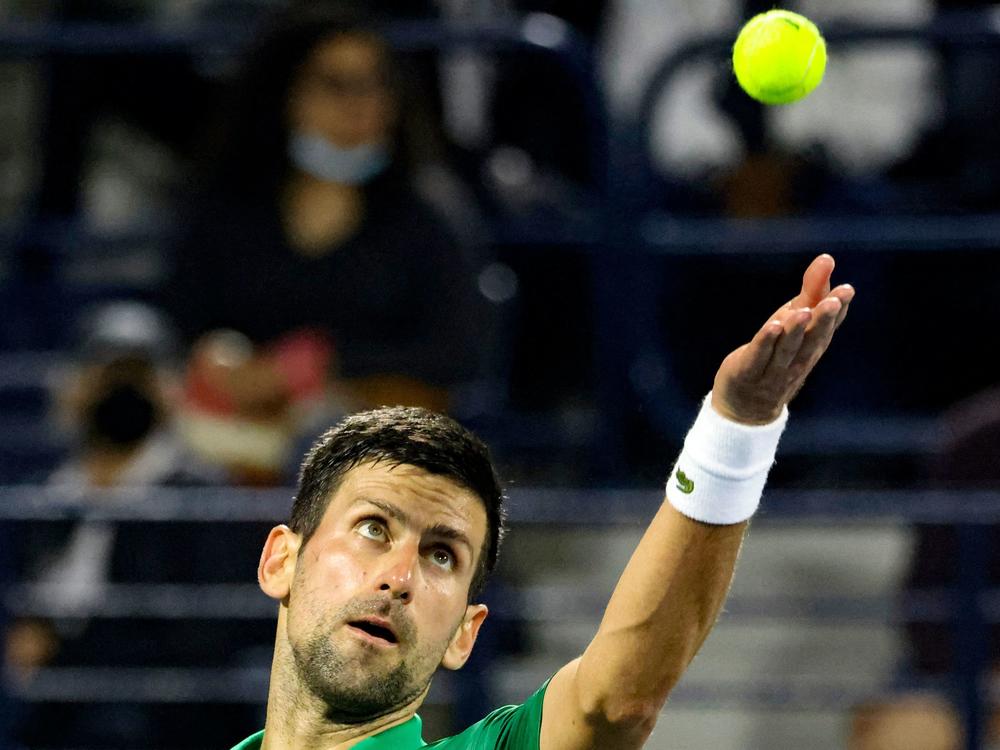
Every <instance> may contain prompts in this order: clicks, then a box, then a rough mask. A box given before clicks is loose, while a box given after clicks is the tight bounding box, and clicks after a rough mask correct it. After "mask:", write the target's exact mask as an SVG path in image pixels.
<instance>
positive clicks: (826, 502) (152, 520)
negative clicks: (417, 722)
mask: <svg viewBox="0 0 1000 750" xmlns="http://www.w3.org/2000/svg"><path fill="white" fill-rule="evenodd" d="M291 495H292V489H291V488H284V489H275V490H237V489H231V488H219V489H148V490H136V491H116V492H110V493H105V494H103V495H100V496H94V497H90V498H80V497H79V496H73V495H71V494H67V493H64V492H59V491H57V490H54V489H52V488H46V487H35V486H20V487H3V488H0V532H3V531H5V530H6V531H11V530H13V528H14V525H17V526H18V527H22V525H23V524H25V523H32V524H38V523H42V524H44V523H51V522H53V521H66V520H84V519H87V520H100V521H107V522H122V523H137V522H141V523H147V524H154V525H160V524H163V525H165V526H169V524H171V523H172V522H175V521H183V522H185V523H187V524H189V523H204V524H219V523H225V524H242V523H259V522H261V521H266V522H278V521H279V520H281V519H283V518H285V517H286V515H287V512H288V509H289V506H290V501H291ZM661 502H662V494H661V491H660V490H658V489H649V490H567V489H562V490H552V489H532V488H520V489H517V490H515V491H513V492H512V493H511V498H510V503H509V504H510V520H511V523H512V524H513V525H514V526H533V525H545V526H549V525H558V526H559V527H561V528H566V527H573V528H584V527H588V526H589V527H599V528H608V527H611V526H643V525H645V524H646V523H647V522H648V520H649V519H650V518H651V517H652V515H653V514H654V513H655V511H656V509H657V508H658V506H659V504H660V503H661ZM756 523H757V524H758V525H759V524H764V525H771V526H774V525H788V524H796V525H797V524H808V525H810V526H817V525H838V526H840V525H844V524H848V525H851V524H859V525H872V524H887V523H889V524H892V525H898V524H919V523H948V524H955V525H956V526H957V527H958V529H959V550H960V551H959V567H960V570H959V575H958V577H957V579H956V580H957V582H958V585H957V587H956V588H954V589H951V590H948V589H940V590H934V591H922V592H919V593H913V594H909V595H907V596H904V597H901V598H900V599H899V600H898V601H894V602H889V601H886V600H881V599H876V598H873V597H871V596H864V597H848V596H843V595H838V596H835V597H830V596H826V595H822V594H819V593H817V595H816V596H815V597H812V596H803V595H802V594H796V595H791V596H787V595H784V594H782V593H781V587H780V585H778V586H775V588H774V591H775V593H773V594H769V595H767V596H766V597H760V596H736V597H734V598H732V599H731V600H730V602H729V603H728V604H727V607H726V609H727V618H729V620H730V621H731V622H740V621H745V620H747V619H750V618H755V617H767V618H768V619H773V618H775V617H790V618H797V619H803V618H805V619H808V620H811V621H815V622H831V621H832V622H837V623H859V622H861V623H871V624H879V623H882V624H884V623H905V622H910V621H914V620H916V621H921V622H951V623H952V625H953V626H954V629H955V635H956V637H957V638H958V639H959V642H960V644H961V648H960V649H958V652H959V653H960V657H959V661H958V664H957V668H956V672H955V674H954V675H953V676H952V679H951V685H950V686H951V687H952V688H954V689H955V691H956V693H957V694H958V695H961V696H962V697H963V699H964V704H963V705H964V708H965V710H966V714H967V721H968V722H969V723H968V726H969V727H970V736H976V735H975V722H977V721H978V722H982V720H983V716H982V706H983V704H984V703H985V702H986V697H985V694H984V693H985V690H984V686H983V678H984V675H985V673H986V669H987V667H988V664H989V654H988V652H987V651H986V637H987V633H986V631H985V625H986V624H987V623H997V622H1000V589H994V588H990V583H989V582H988V581H986V580H985V578H984V573H982V571H985V569H986V566H985V565H984V564H983V559H984V556H985V555H986V554H987V551H988V540H987V539H986V537H985V536H984V532H986V531H987V530H988V529H989V528H990V526H992V525H996V524H1000V492H996V491H975V492H972V491H968V492H967V491H962V492H958V491H889V490H886V491H858V490H854V491H840V490H824V491H798V490H776V491H772V492H769V493H768V495H767V497H766V499H765V504H764V507H763V509H762V512H761V514H760V515H759V517H758V520H757V521H756ZM514 533H515V534H516V533H517V531H516V529H515V531H514ZM217 539H218V541H219V542H220V543H222V540H224V539H225V537H224V535H221V534H220V535H218V536H217ZM749 543H750V544H753V540H752V539H751V541H750V542H749ZM247 564H248V566H250V567H251V568H252V564H253V563H252V561H249V560H248V562H247ZM973 568H975V570H976V571H979V572H977V573H975V574H972V572H973ZM777 583H780V582H777ZM536 588H537V589H538V590H535V589H536ZM58 589H59V586H58V585H53V584H31V583H13V582H9V581H8V582H7V585H6V586H5V587H4V590H3V599H2V605H3V607H2V609H3V611H6V612H9V613H10V614H13V615H14V616H35V617H45V616H48V617H56V618H59V617H70V618H74V617H75V618H81V617H83V618H95V617H96V618H112V619H125V620H128V619H136V618H138V619H139V620H142V621H149V620H150V619H166V620H172V619H191V618H194V619H199V620H207V621H211V620H217V621H225V620H233V619H235V620H247V619H259V620H264V621H266V620H269V619H271V618H273V616H274V603H273V602H271V601H270V600H268V599H266V598H265V597H264V596H263V595H262V594H260V592H259V591H258V590H257V587H256V586H255V585H253V584H249V583H244V584H110V585H107V586H106V587H104V588H103V589H102V592H101V594H100V596H99V597H97V598H95V599H94V600H93V601H90V602H89V603H88V604H86V605H84V608H83V609H80V608H79V606H78V607H77V609H75V610H73V609H69V610H67V609H66V607H65V606H64V605H62V604H59V603H58V593H59V591H58ZM53 595H55V597H53ZM526 601H527V602H535V603H536V604H535V605H531V606H525V605H524V602H526ZM538 602H544V603H545V605H544V606H536V605H537V603H538ZM492 604H493V603H492V602H491V605H492ZM605 604H606V602H605V601H604V599H603V597H601V596H599V595H596V594H595V595H587V594H586V592H583V593H581V592H580V591H576V590H574V591H572V592H568V591H562V590H559V589H558V588H556V589H552V590H547V589H544V587H542V588H538V587H531V586H529V587H528V588H526V589H520V590H519V589H516V588H515V589H512V590H510V591H506V592H505V591H504V590H503V589H501V590H500V595H499V598H498V599H497V601H496V603H495V606H491V609H493V610H494V614H495V616H496V617H497V618H498V619H499V620H501V621H517V620H521V619H524V618H526V617H527V618H534V619H535V620H538V621H539V622H541V623H543V624H544V623H548V622H554V621H564V620H573V619H574V618H589V619H596V618H598V617H599V616H600V612H601V611H602V610H603V607H604V606H605ZM487 671H488V670H487ZM101 686H104V687H101ZM110 686H113V687H114V691H113V694H114V695H116V696H122V700H128V701H132V702H164V701H166V702H171V701H195V700H203V701H224V702H234V703H240V702H250V703H254V702H259V701H261V700H263V696H264V695H265V692H266V690H265V688H266V669H260V668H251V669H246V668H236V669H226V668H223V669H218V670H208V669H201V670H194V671H192V670H190V669H185V668H177V669H174V668H166V667H161V668H158V669H154V670H149V671H143V670H141V669H138V668H131V669H117V668H92V669H88V668H82V667H81V668H76V667H73V668H69V667H62V668H52V669H42V670H41V671H39V672H38V674H37V679H36V680H34V681H31V682H29V683H27V684H25V685H22V686H21V687H19V688H18V689H17V692H16V695H17V697H18V698H19V699H20V700H24V701H29V702H30V701H34V700H38V701H56V702H59V701H70V702H80V701H82V702H86V701H93V700H99V699H101V698H102V697H103V699H104V700H107V695H109V693H107V692H106V691H105V690H104V688H105V687H107V688H108V689H110ZM130 686H131V687H130ZM138 686H141V689H138ZM133 688H136V689H135V690H133ZM438 697H439V699H444V698H443V697H442V696H438ZM451 697H452V698H454V699H455V700H458V701H461V700H462V695H461V692H459V693H457V694H455V695H453V696H451ZM865 697H867V696H866V695H864V694H863V693H862V692H859V687H858V686H855V687H853V688H852V687H851V686H849V685H846V684H840V683H837V682H836V681H830V682H828V683H824V682H823V681H822V680H816V679H813V678H810V679H809V680H807V681H805V682H795V681H794V680H793V681H791V682H782V681H780V680H779V681H775V680H773V679H769V678H768V677H767V676H766V675H761V676H760V679H755V680H753V681H751V682H750V683H749V684H748V683H744V682H740V683H735V682H734V683H732V684H721V683H720V684H715V685H713V687H711V688H709V687H707V686H705V685H687V686H682V687H681V688H680V689H679V690H678V691H677V693H676V695H675V696H674V698H673V699H672V700H673V702H674V703H675V704H678V703H679V704H683V705H692V706H701V707H705V706H708V705H712V706H719V705H723V704H725V705H735V704H739V705H744V706H756V707H761V708H766V707H772V708H773V707H777V706H779V705H788V704H789V703H791V704H792V705H797V706H798V707H799V708H813V709H825V710H832V709H837V710H847V709H849V708H850V707H851V706H853V705H856V704H857V703H858V702H859V701H861V700H862V699H864V698H865Z"/></svg>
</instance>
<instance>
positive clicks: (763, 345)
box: [743, 318, 785, 380]
mask: <svg viewBox="0 0 1000 750" xmlns="http://www.w3.org/2000/svg"><path fill="white" fill-rule="evenodd" d="M784 330H785V326H784V324H783V323H782V322H781V321H780V320H776V319H774V318H772V319H770V320H768V321H767V323H765V324H764V326H763V327H762V328H761V329H760V330H759V331H757V333H756V334H755V335H754V337H753V338H752V339H751V340H750V343H749V344H747V346H746V349H745V350H744V364H743V376H744V377H745V378H747V379H749V380H757V379H758V378H760V376H761V375H763V374H764V370H765V369H767V363H768V362H770V361H771V358H772V357H773V356H774V347H775V345H776V344H777V343H778V339H779V338H781V334H782V332H783V331H784Z"/></svg>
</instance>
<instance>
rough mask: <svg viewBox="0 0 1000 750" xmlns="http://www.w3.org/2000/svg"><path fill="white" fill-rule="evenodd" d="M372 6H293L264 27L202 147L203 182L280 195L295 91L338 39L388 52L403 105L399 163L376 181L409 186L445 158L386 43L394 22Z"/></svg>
mask: <svg viewBox="0 0 1000 750" xmlns="http://www.w3.org/2000/svg"><path fill="white" fill-rule="evenodd" d="M370 6H371V4H370V3H361V2H353V3H352V2H348V1H346V0H310V1H309V2H301V3H294V4H292V5H291V6H290V7H287V8H285V9H282V10H280V11H279V12H278V13H277V14H274V15H269V16H268V17H267V18H266V19H265V20H264V22H263V24H262V25H261V28H260V30H259V32H258V33H257V35H256V37H255V39H254V42H253V43H252V44H251V45H250V48H249V49H248V50H247V51H246V52H245V53H244V55H243V58H242V64H241V66H240V69H239V72H238V74H237V77H236V79H235V80H234V81H233V84H232V87H231V89H230V91H229V94H228V96H226V97H224V98H223V106H222V109H221V111H220V112H219V117H218V120H217V122H216V123H215V125H214V127H212V128H211V129H210V132H209V134H208V137H207V139H206V142H205V143H204V144H203V152H204V153H202V155H201V159H202V161H203V162H205V163H206V165H207V166H206V169H205V174H204V175H203V177H204V178H206V179H208V180H209V182H210V183H211V184H214V185H215V186H217V187H223V188H225V189H227V190H232V191H236V192H240V193H246V192H251V193H252V194H253V195H255V196H257V197H270V196H274V195H275V194H276V193H277V191H278V190H279V188H280V186H281V184H282V182H283V180H284V179H285V176H286V175H287V172H288V168H289V162H288V156H287V142H288V122H287V117H288V106H287V104H288V95H289V92H290V91H291V87H292V85H293V83H294V81H295V77H296V75H297V74H298V72H299V70H300V68H301V66H302V65H303V63H305V61H306V60H307V59H308V58H309V55H310V54H312V52H313V50H314V49H315V48H316V46H317V45H318V44H320V43H321V42H323V41H324V40H326V39H329V38H331V37H332V36H335V35H337V34H364V35H369V36H371V37H372V38H373V39H375V40H376V41H378V42H379V43H382V44H383V46H384V50H385V60H386V63H387V65H388V66H389V70H388V73H389V75H388V82H389V85H390V88H391V91H392V94H393V96H394V97H395V98H396V100H397V102H398V107H397V111H398V115H397V117H398V122H397V124H396V130H395V132H394V134H393V144H394V158H393V162H392V164H391V165H390V167H389V169H388V170H387V171H386V172H385V173H384V174H383V175H382V176H381V177H379V178H378V179H377V180H376V181H375V182H376V183H385V182H387V181H400V180H402V179H405V178H406V177H407V175H409V174H410V173H412V170H413V168H414V167H415V166H416V165H417V164H419V163H421V162H425V161H432V160H434V159H435V158H436V157H437V156H438V154H437V151H438V150H439V144H438V139H437V138H436V136H435V132H434V128H433V126H432V125H431V118H430V116H429V114H428V113H427V107H426V106H425V105H424V99H425V98H426V97H424V96H422V95H421V92H420V91H419V85H418V82H417V81H416V80H414V79H413V78H412V77H411V76H410V75H408V70H407V69H406V68H404V67H403V66H401V65H400V64H399V63H398V61H397V60H396V59H395V56H394V54H393V52H392V50H391V49H390V48H389V46H388V43H387V42H384V37H383V30H384V29H385V27H386V26H387V24H388V18H387V17H386V16H385V15H383V14H381V13H379V12H377V10H373V9H371V7H370Z"/></svg>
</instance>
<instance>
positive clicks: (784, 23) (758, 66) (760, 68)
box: [733, 10, 826, 104]
mask: <svg viewBox="0 0 1000 750" xmlns="http://www.w3.org/2000/svg"><path fill="white" fill-rule="evenodd" d="M733 70H734V71H735V73H736V80H737V81H739V83H740V86H741V87H742V88H743V90H744V91H746V92H747V93H748V94H749V95H750V96H752V97H753V98H754V99H756V100H757V101H759V102H763V103H764V104H789V103H791V102H795V101H798V100H799V99H802V98H803V97H805V96H807V95H808V94H809V93H810V92H811V91H812V90H813V89H814V88H816V87H817V86H819V83H820V81H822V80H823V72H824V71H825V70H826V42H825V41H823V35H822V34H820V33H819V29H818V28H816V24H814V23H813V22H812V21H810V20H809V19H808V18H805V17H804V16H800V15H799V14H798V13H792V12H790V11H787V10H771V11H768V12H767V13H761V14H760V15H758V16H754V17H753V18H751V19H750V20H749V21H748V22H747V24H746V26H744V27H743V29H742V30H741V31H740V35H739V36H738V37H737V38H736V44H734V45H733Z"/></svg>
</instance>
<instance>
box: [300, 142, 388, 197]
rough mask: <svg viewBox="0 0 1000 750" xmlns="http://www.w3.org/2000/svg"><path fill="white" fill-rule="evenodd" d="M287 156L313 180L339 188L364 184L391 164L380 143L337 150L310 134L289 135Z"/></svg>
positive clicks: (383, 145)
mask: <svg viewBox="0 0 1000 750" xmlns="http://www.w3.org/2000/svg"><path fill="white" fill-rule="evenodd" d="M288 156H289V158H290V159H291V160H292V164H294V165H295V166H296V167H297V168H299V169H301V170H302V171H303V172H305V173H306V174H309V175H312V176H313V177H315V178H316V179H317V180H324V181H325V182H339V183H341V184H343V185H364V184H365V183H367V182H370V181H371V180H373V179H374V178H375V177H378V175H380V174H382V172H384V171H385V170H386V168H387V167H388V166H389V163H390V161H391V158H390V156H389V149H388V148H386V146H385V144H384V143H377V142H376V143H363V144H361V145H360V146H354V147H352V148H341V147H339V146H335V145H333V144H332V143H330V142H329V141H328V140H326V139H325V138H323V137H322V136H320V135H315V134H313V133H292V135H291V137H290V138H289V139H288Z"/></svg>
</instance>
